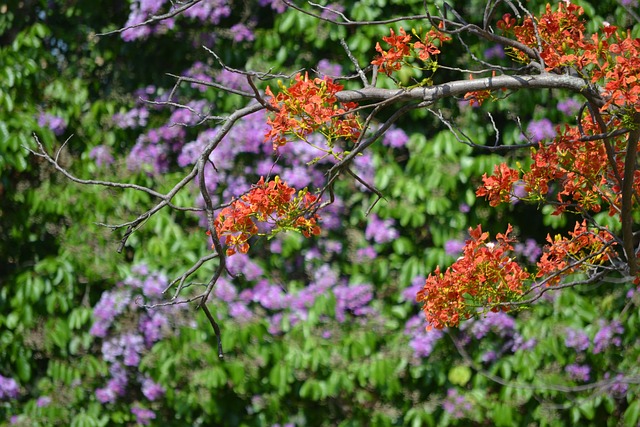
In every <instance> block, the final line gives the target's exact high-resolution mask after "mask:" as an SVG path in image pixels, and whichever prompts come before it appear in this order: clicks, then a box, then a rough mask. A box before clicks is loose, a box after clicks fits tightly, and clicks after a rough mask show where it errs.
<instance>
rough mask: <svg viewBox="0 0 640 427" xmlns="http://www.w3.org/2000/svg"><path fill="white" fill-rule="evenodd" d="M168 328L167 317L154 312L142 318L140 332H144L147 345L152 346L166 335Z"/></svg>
mask: <svg viewBox="0 0 640 427" xmlns="http://www.w3.org/2000/svg"><path fill="white" fill-rule="evenodd" d="M168 326H169V320H168V319H167V317H166V316H165V315H164V314H162V313H160V312H154V313H149V314H146V315H143V316H141V317H140V323H139V325H138V330H139V331H140V332H142V335H143V337H144V343H145V345H147V346H151V345H152V344H153V343H154V342H156V341H158V340H160V339H161V338H162V337H163V336H164V335H165V330H166V329H167V328H168Z"/></svg>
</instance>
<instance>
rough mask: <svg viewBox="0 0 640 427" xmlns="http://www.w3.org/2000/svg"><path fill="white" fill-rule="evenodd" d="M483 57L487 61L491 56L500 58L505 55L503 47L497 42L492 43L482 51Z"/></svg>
mask: <svg viewBox="0 0 640 427" xmlns="http://www.w3.org/2000/svg"><path fill="white" fill-rule="evenodd" d="M484 57H485V59H486V60H487V61H488V60H490V59H493V58H500V59H502V58H504V57H505V53H504V48H503V47H502V46H501V45H499V44H496V45H493V46H492V47H490V48H488V49H486V50H485V51H484Z"/></svg>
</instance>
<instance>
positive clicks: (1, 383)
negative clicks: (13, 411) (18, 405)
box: [0, 375, 20, 400]
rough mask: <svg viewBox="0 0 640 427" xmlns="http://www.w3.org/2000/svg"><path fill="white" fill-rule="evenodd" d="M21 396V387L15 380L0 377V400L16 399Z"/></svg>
mask: <svg viewBox="0 0 640 427" xmlns="http://www.w3.org/2000/svg"><path fill="white" fill-rule="evenodd" d="M19 395H20V387H19V386H18V383H17V382H16V380H14V379H13V378H9V377H5V376H2V375H0V400H9V399H16V398H17V397H18V396H19Z"/></svg>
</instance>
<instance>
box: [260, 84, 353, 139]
mask: <svg viewBox="0 0 640 427" xmlns="http://www.w3.org/2000/svg"><path fill="white" fill-rule="evenodd" d="M342 88H343V86H342V85H339V84H336V83H334V82H333V80H331V79H330V78H329V77H325V78H324V79H318V78H316V79H313V80H310V79H309V76H308V74H305V75H304V77H303V76H302V75H301V74H298V75H297V76H296V77H295V83H294V84H293V85H291V86H289V87H288V88H287V87H285V86H284V85H282V84H280V90H281V91H280V93H278V95H274V94H273V92H272V91H271V88H270V87H267V90H266V93H267V95H269V96H270V97H271V98H270V100H269V103H270V104H271V106H273V107H274V109H275V110H277V113H275V116H274V117H273V118H272V117H269V118H267V124H268V125H269V126H270V128H271V129H270V130H269V131H268V132H267V133H266V134H265V141H269V140H271V141H273V148H274V149H276V148H277V147H279V146H282V145H285V144H286V143H287V142H289V139H288V136H293V137H294V138H295V139H301V140H306V137H307V135H309V134H310V133H312V132H316V131H319V132H321V133H322V134H323V135H324V136H325V137H326V138H327V140H328V141H329V146H331V144H332V141H333V140H335V139H338V138H344V139H347V140H352V141H356V140H357V139H358V138H359V136H360V133H361V131H362V124H361V123H360V121H359V120H358V117H357V115H355V114H353V113H350V111H351V110H353V109H354V108H356V107H357V106H358V105H357V104H356V103H354V102H348V103H344V104H340V105H338V104H337V99H336V96H335V95H336V93H337V92H339V91H341V90H342Z"/></svg>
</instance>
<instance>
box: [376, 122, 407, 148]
mask: <svg viewBox="0 0 640 427" xmlns="http://www.w3.org/2000/svg"><path fill="white" fill-rule="evenodd" d="M408 141H409V136H407V134H406V133H405V131H403V130H402V129H398V128H393V127H392V128H391V129H389V130H388V131H387V132H386V133H385V134H384V137H383V138H382V145H386V146H387V147H392V148H401V147H404V146H405V145H406V144H407V142H408Z"/></svg>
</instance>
